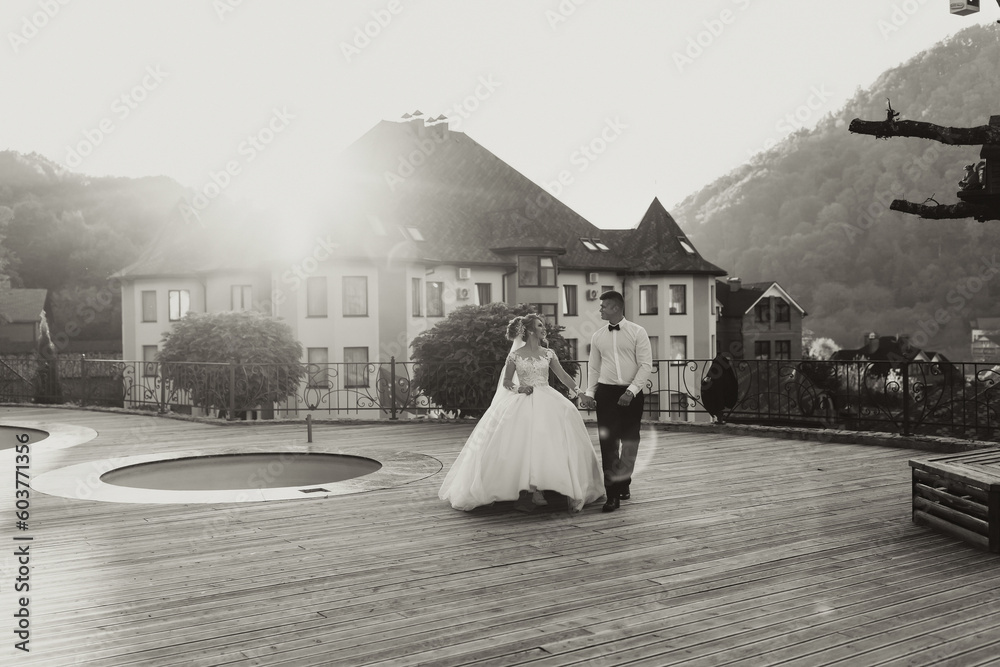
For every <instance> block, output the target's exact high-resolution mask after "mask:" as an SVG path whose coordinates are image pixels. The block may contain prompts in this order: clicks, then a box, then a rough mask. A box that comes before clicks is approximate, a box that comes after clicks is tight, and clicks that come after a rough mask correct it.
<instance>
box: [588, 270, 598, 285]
mask: <svg viewBox="0 0 1000 667" xmlns="http://www.w3.org/2000/svg"><path fill="white" fill-rule="evenodd" d="M587 282H588V283H590V284H591V285H593V284H594V283H596V282H597V274H596V273H588V274H587Z"/></svg>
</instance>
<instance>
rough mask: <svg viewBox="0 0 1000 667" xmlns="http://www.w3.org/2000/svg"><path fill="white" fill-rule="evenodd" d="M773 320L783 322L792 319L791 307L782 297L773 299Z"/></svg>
mask: <svg viewBox="0 0 1000 667" xmlns="http://www.w3.org/2000/svg"><path fill="white" fill-rule="evenodd" d="M774 321H775V322H785V323H787V322H791V321H792V309H791V308H789V306H788V304H787V303H786V302H785V301H784V300H783V299H775V300H774Z"/></svg>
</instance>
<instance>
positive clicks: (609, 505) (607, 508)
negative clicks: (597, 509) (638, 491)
mask: <svg viewBox="0 0 1000 667" xmlns="http://www.w3.org/2000/svg"><path fill="white" fill-rule="evenodd" d="M619 507H621V502H620V501H619V500H618V498H608V502H606V503H604V507H602V508H601V511H602V512H614V511H615V510H616V509H618V508H619Z"/></svg>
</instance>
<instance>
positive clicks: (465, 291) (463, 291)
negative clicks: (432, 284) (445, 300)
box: [455, 269, 469, 301]
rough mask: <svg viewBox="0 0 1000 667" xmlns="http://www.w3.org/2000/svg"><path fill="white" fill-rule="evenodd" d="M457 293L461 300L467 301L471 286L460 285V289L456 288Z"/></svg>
mask: <svg viewBox="0 0 1000 667" xmlns="http://www.w3.org/2000/svg"><path fill="white" fill-rule="evenodd" d="M465 270H466V271H468V269H465ZM455 293H456V294H457V295H458V298H459V299H460V300H462V301H465V300H466V299H468V298H469V288H468V287H460V288H459V289H457V290H455Z"/></svg>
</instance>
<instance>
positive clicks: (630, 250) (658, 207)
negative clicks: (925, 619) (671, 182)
mask: <svg viewBox="0 0 1000 667" xmlns="http://www.w3.org/2000/svg"><path fill="white" fill-rule="evenodd" d="M603 234H604V239H605V242H606V243H608V245H609V246H611V248H612V249H616V250H617V251H618V252H620V253H621V254H622V255H624V256H626V257H627V258H628V259H629V263H628V267H629V271H630V272H635V273H640V272H641V273H654V274H678V273H685V274H692V273H694V274H708V275H713V276H724V275H726V271H723V270H722V269H720V268H719V267H717V266H716V265H715V264H712V263H711V262H709V261H708V260H706V259H704V258H703V257H702V256H701V255H700V254H698V251H697V250H695V248H694V245H693V244H692V243H691V242H690V241H689V240H688V238H687V235H686V234H685V233H684V232H683V231H681V228H680V226H679V225H678V224H677V221H676V220H674V219H673V217H672V216H671V215H670V213H668V212H667V209H665V208H663V204H661V203H660V200H659V199H658V198H656V197H654V198H653V202H652V203H651V204H650V205H649V208H648V209H646V213H645V215H643V216H642V220H640V221H639V224H637V225H636V226H635V227H633V228H632V229H625V230H620V229H619V230H604V232H603ZM685 246H686V247H685Z"/></svg>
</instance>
